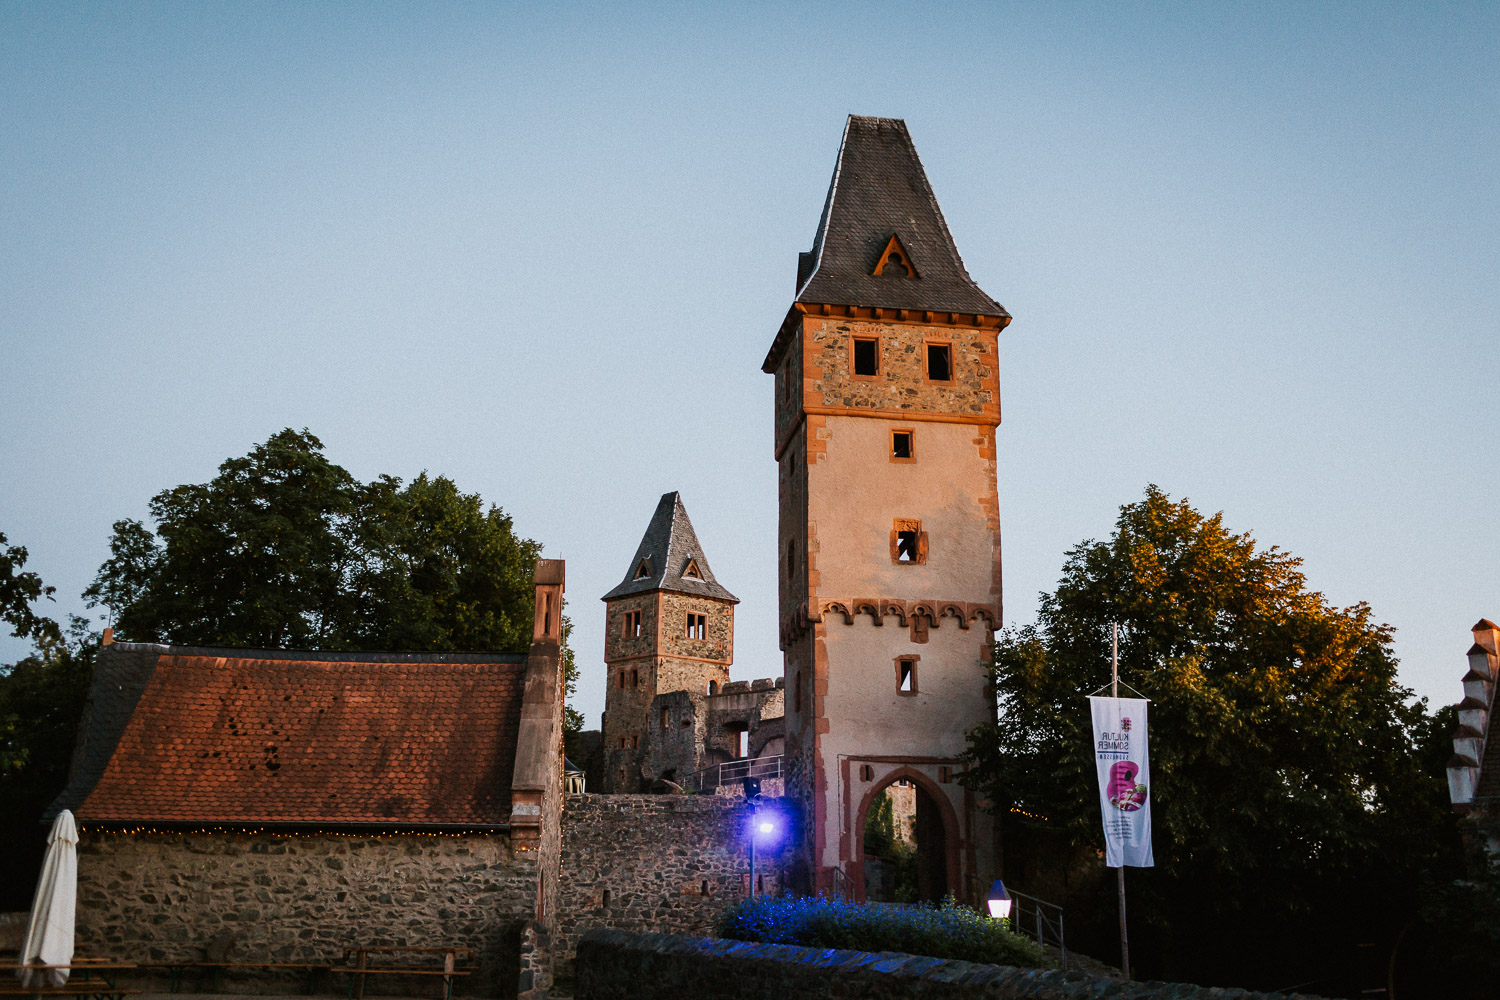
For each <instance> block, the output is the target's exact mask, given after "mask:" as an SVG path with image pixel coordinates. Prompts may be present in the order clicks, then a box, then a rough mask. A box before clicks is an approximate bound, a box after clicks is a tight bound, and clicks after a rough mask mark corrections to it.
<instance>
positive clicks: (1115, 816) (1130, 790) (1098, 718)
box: [1089, 697, 1155, 868]
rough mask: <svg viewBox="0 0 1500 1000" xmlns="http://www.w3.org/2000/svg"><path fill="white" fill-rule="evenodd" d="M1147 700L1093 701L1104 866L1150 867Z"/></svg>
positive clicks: (1091, 700) (1101, 699)
mask: <svg viewBox="0 0 1500 1000" xmlns="http://www.w3.org/2000/svg"><path fill="white" fill-rule="evenodd" d="M1148 704H1150V702H1148V701H1147V700H1146V699H1145V698H1099V697H1094V698H1090V699H1089V708H1090V709H1091V710H1092V711H1093V714H1094V762H1095V764H1096V765H1097V766H1098V770H1099V807H1100V809H1101V810H1102V811H1103V813H1104V863H1105V865H1107V866H1108V867H1110V868H1119V867H1121V866H1122V865H1130V866H1132V867H1135V868H1150V867H1152V866H1153V865H1154V864H1155V862H1154V861H1153V860H1152V858H1151V762H1150V758H1149V757H1148V755H1147V753H1146V706H1147V705H1148Z"/></svg>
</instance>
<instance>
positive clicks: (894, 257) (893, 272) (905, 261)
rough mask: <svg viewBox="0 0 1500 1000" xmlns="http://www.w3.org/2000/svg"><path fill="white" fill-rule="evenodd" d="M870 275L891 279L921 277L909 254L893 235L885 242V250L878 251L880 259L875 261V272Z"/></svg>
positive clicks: (899, 238)
mask: <svg viewBox="0 0 1500 1000" xmlns="http://www.w3.org/2000/svg"><path fill="white" fill-rule="evenodd" d="M871 273H873V274H877V275H882V276H885V277H891V278H920V277H921V275H920V274H918V273H917V265H915V264H913V263H912V259H911V254H909V253H907V252H906V247H904V246H902V245H901V237H899V236H897V235H896V234H895V233H892V234H891V238H890V239H888V240H886V241H885V249H883V250H881V251H880V258H879V259H878V260H876V261H875V270H874V271H873V272H871Z"/></svg>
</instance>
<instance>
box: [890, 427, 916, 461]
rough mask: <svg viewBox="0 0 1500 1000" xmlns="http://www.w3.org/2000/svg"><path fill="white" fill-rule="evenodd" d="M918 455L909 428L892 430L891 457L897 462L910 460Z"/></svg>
mask: <svg viewBox="0 0 1500 1000" xmlns="http://www.w3.org/2000/svg"><path fill="white" fill-rule="evenodd" d="M915 457H916V452H915V451H914V450H913V448H912V432H911V431H909V430H899V431H891V459H892V460H893V461H897V462H909V461H911V460H912V459H913V458H915Z"/></svg>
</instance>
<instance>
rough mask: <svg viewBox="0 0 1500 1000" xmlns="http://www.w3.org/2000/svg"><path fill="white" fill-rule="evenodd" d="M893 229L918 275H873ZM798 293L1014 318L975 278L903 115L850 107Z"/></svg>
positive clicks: (838, 301)
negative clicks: (875, 114) (864, 113)
mask: <svg viewBox="0 0 1500 1000" xmlns="http://www.w3.org/2000/svg"><path fill="white" fill-rule="evenodd" d="M892 236H896V237H897V238H898V239H899V240H900V241H901V245H902V246H903V247H905V248H906V250H907V252H908V253H909V255H910V257H911V263H912V265H913V266H914V268H915V270H916V273H917V275H918V276H917V277H911V276H906V277H902V276H899V275H897V274H895V273H893V272H890V271H889V269H888V272H887V273H883V274H879V275H877V274H875V273H874V269H875V265H876V263H877V261H878V260H879V259H880V255H881V251H883V250H884V249H885V247H886V244H887V243H888V242H889V241H890V238H891V237H892ZM798 279H799V280H798V288H797V301H798V302H802V303H818V304H825V303H826V304H830V305H852V306H871V307H886V308H894V309H919V310H931V311H933V312H954V313H973V314H979V315H984V316H1001V317H1009V316H1010V313H1008V312H1006V311H1005V307H1004V306H1002V305H1000V303H998V302H996V301H995V300H994V299H992V298H990V297H989V296H988V295H987V294H985V293H984V291H983V290H981V289H980V287H979V286H978V285H977V284H975V283H974V280H973V279H972V278H970V277H969V272H968V271H967V270H966V269H965V268H964V262H963V259H962V258H961V257H959V254H958V247H957V246H956V245H955V244H954V242H953V236H952V234H950V233H949V232H948V224H947V222H946V221H944V219H943V211H942V209H941V208H939V207H938V203H937V198H936V197H935V196H934V195H933V193H932V186H931V185H930V184H929V183H928V182H927V173H926V171H924V170H923V169H922V161H921V158H920V157H918V156H917V149H916V146H915V145H913V144H912V141H911V136H910V135H909V134H908V133H907V131H906V122H904V121H902V120H901V119H899V118H866V117H861V116H859V115H850V116H849V121H848V123H847V124H846V125H845V127H844V138H843V142H842V143H841V144H840V146H839V155H838V160H837V161H836V163H835V165H834V169H833V181H832V183H831V184H829V187H828V197H827V199H826V200H825V202H824V205H823V216H822V218H821V219H820V220H819V222H818V232H817V235H816V236H815V237H814V239H813V248H812V251H811V252H810V254H809V255H808V258H804V259H802V260H800V261H799V265H798Z"/></svg>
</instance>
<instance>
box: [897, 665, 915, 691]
mask: <svg viewBox="0 0 1500 1000" xmlns="http://www.w3.org/2000/svg"><path fill="white" fill-rule="evenodd" d="M896 690H897V691H898V692H899V693H901V694H916V693H917V661H916V660H897V661H896Z"/></svg>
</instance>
